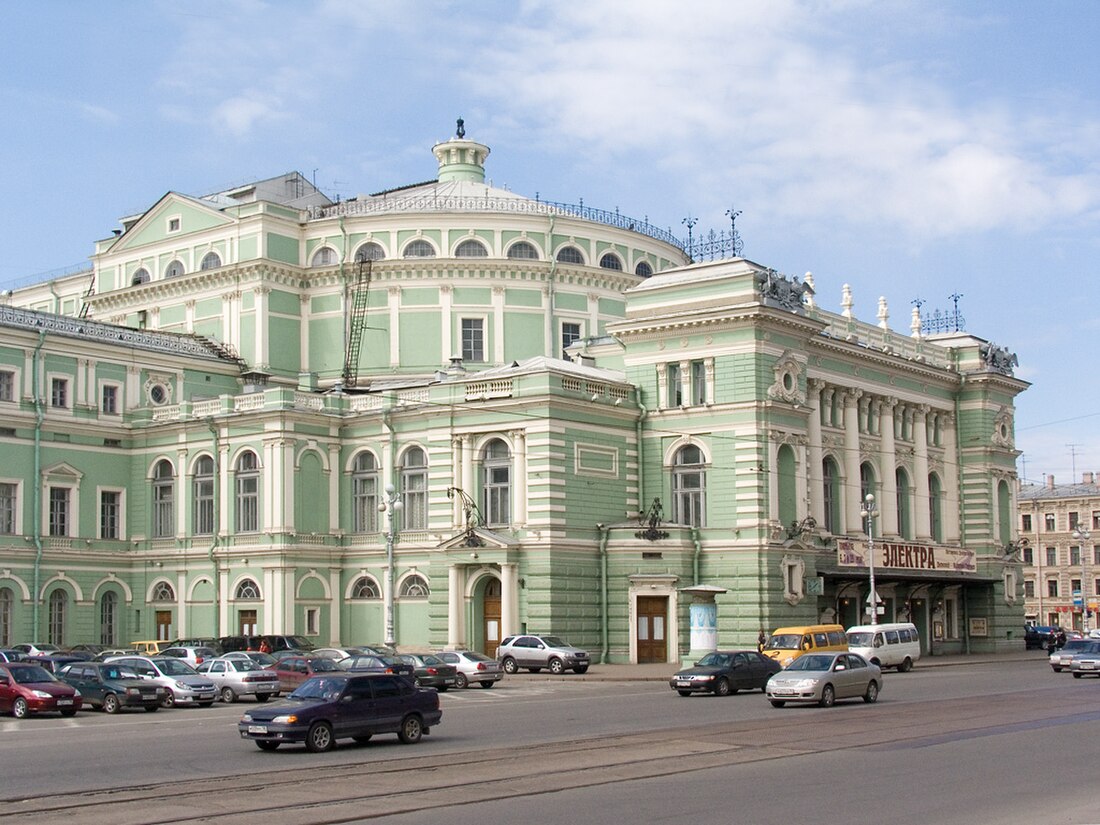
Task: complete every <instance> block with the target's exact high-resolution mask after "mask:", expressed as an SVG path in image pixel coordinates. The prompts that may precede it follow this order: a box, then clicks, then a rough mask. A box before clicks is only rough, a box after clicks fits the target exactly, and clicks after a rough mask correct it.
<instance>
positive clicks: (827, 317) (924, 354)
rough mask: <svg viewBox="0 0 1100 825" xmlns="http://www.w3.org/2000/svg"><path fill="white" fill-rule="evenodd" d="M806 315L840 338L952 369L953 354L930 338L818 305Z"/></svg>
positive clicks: (831, 335)
mask: <svg viewBox="0 0 1100 825" xmlns="http://www.w3.org/2000/svg"><path fill="white" fill-rule="evenodd" d="M806 314H807V315H809V316H810V317H811V318H816V319H817V320H819V321H823V322H825V323H827V324H828V326H827V327H826V328H825V329H824V330H823V331H822V334H823V335H827V336H828V337H830V338H836V339H839V340H841V341H849V342H852V343H856V344H859V345H861V346H865V347H868V348H869V349H876V350H879V351H880V352H886V353H890V354H892V355H898V356H901V357H902V358H908V359H909V360H911V361H918V362H921V363H924V364H928V365H929V366H932V367H939V368H942V369H949V368H950V367H951V358H950V354H949V353H948V351H947V350H946V349H945V348H944V347H941V346H940V345H939V344H936V343H935V342H934V341H929V340H928V339H927V338H913V337H912V336H909V335H904V334H902V333H900V332H895V331H894V330H891V329H883V328H882V327H880V326H877V325H875V324H869V323H867V322H865V321H857V320H855V319H853V318H847V317H845V316H844V315H838V314H836V313H833V312H829V311H827V310H823V309H821V308H819V307H815V308H813V309H808V311H807V313H806Z"/></svg>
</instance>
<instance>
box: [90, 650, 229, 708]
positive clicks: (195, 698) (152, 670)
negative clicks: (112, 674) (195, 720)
mask: <svg viewBox="0 0 1100 825" xmlns="http://www.w3.org/2000/svg"><path fill="white" fill-rule="evenodd" d="M107 661H108V662H110V663H112V664H118V665H125V666H126V667H128V668H129V669H130V670H133V671H134V672H136V673H137V675H138V676H141V677H146V678H148V679H150V680H152V681H153V682H154V683H156V684H158V685H160V686H161V687H163V688H165V694H164V697H163V698H162V699H161V702H160V704H161V707H166V708H170V707H174V706H175V705H201V706H203V707H207V708H208V707H210V706H211V705H212V704H214V699H215V695H216V693H215V692H216V688H215V687H214V683H213V682H212V681H210V680H209V679H207V678H206V677H205V676H201V675H199V674H198V673H196V672H195V669H194V668H192V667H191V666H189V665H188V664H186V663H185V662H181V661H180V660H179V659H171V658H160V657H152V658H151V657H149V656H116V657H114V658H112V659H108V660H107Z"/></svg>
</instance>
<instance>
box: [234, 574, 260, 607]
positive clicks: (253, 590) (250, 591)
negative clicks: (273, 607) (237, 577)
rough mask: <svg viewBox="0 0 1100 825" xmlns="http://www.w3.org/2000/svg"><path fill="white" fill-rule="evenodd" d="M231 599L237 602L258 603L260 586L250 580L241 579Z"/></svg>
mask: <svg viewBox="0 0 1100 825" xmlns="http://www.w3.org/2000/svg"><path fill="white" fill-rule="evenodd" d="M233 598H235V599H236V600H237V601H239V602H258V601H259V600H260V586H259V585H258V584H256V582H254V581H253V580H252V579H243V580H242V581H241V583H240V584H238V585H237V590H236V592H235V593H234V596H233Z"/></svg>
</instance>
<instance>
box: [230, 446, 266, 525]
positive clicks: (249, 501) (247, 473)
mask: <svg viewBox="0 0 1100 825" xmlns="http://www.w3.org/2000/svg"><path fill="white" fill-rule="evenodd" d="M235 469H236V476H237V478H236V482H237V519H236V521H237V532H238V533H255V532H256V531H257V530H259V529H260V461H259V459H257V458H256V454H255V453H254V452H252V451H251V450H247V451H245V452H243V453H241V454H240V456H238V457H237V466H236V468H235Z"/></svg>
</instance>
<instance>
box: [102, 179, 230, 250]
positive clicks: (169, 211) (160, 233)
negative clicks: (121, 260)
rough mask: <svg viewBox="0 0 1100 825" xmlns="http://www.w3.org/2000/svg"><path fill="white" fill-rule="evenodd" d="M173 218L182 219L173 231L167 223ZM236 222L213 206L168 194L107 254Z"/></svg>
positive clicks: (112, 245) (171, 193) (112, 246)
mask: <svg viewBox="0 0 1100 825" xmlns="http://www.w3.org/2000/svg"><path fill="white" fill-rule="evenodd" d="M174 218H178V219H179V229H178V230H176V231H170V230H169V224H168V222H169V219H174ZM233 223H234V219H233V218H230V217H227V216H226V215H225V213H224V212H222V211H221V210H220V209H218V208H217V207H215V206H212V205H211V204H208V203H206V202H204V201H200V200H196V199H195V198H189V197H187V196H186V195H181V194H180V193H179V192H168V193H166V194H165V195H164V196H163V197H162V198H161V199H160V200H158V201H157V202H156V203H155V204H153V206H152V207H150V209H149V210H148V211H147V212H146V213H145V214H144V215H142V216H141V217H140V218H139V219H138V220H137V222H136V223H135V224H134V225H133V226H131V227H130V228H129V229H128V230H127V231H126V232H124V233H123V234H122V235H121V236H120V237H119V239H118V240H117V241H115V242H114V243H113V244H111V247H110V249H109V250H108V252H123V251H126V250H129V249H137V248H139V247H143V246H149V245H150V244H155V243H161V242H163V241H165V240H169V239H173V238H179V237H183V236H185V235H190V234H192V233H194V232H203V231H206V230H208V229H212V228H216V227H219V226H229V225H231V224H233Z"/></svg>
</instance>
